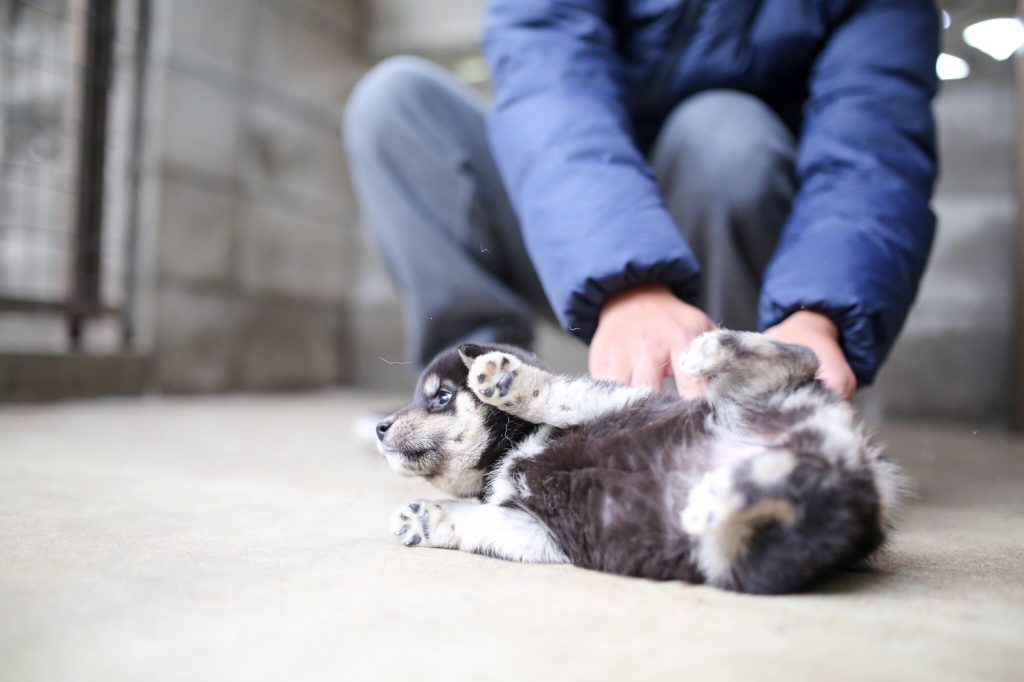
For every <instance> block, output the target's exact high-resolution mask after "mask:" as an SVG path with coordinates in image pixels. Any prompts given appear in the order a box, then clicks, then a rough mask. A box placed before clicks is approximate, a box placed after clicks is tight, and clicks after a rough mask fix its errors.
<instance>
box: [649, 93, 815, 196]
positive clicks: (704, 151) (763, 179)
mask: <svg viewBox="0 0 1024 682" xmlns="http://www.w3.org/2000/svg"><path fill="white" fill-rule="evenodd" d="M662 137H663V139H662V141H660V142H659V147H663V149H659V151H658V152H657V153H659V154H661V155H663V156H665V157H667V158H666V159H663V160H662V161H661V163H670V164H674V165H676V166H678V168H677V169H676V170H675V171H674V172H673V175H674V176H676V177H679V178H680V181H681V182H685V183H687V184H689V185H690V186H691V187H695V188H699V189H700V190H701V192H702V193H703V194H704V195H705V196H706V197H707V199H708V200H709V201H714V202H716V203H719V204H726V205H728V206H729V207H732V208H739V209H746V208H756V207H757V206H758V205H760V204H761V203H762V202H763V201H764V200H765V199H766V197H767V196H768V195H769V194H771V193H772V192H773V191H776V190H777V188H778V187H780V186H785V185H786V184H787V183H786V182H785V181H782V180H781V179H780V178H779V177H778V174H783V175H784V176H785V177H786V178H789V177H791V176H792V173H793V163H794V154H795V142H794V141H793V138H792V134H791V133H790V132H789V130H788V129H787V128H786V127H785V125H784V124H783V123H782V121H781V120H780V119H779V118H778V116H777V115H776V114H775V112H773V111H772V110H771V109H770V108H769V107H768V105H766V104H764V103H763V102H761V101H760V100H758V99H757V98H755V97H753V96H752V95H747V94H745V93H741V92H735V91H729V90H712V91H708V92H703V93H700V94H697V95H694V96H692V97H690V98H689V99H688V100H686V102H684V103H683V104H681V105H680V106H679V107H678V108H677V109H676V111H675V112H673V114H672V116H671V117H670V118H669V120H668V121H667V122H666V124H665V129H664V132H663V135H662Z"/></svg>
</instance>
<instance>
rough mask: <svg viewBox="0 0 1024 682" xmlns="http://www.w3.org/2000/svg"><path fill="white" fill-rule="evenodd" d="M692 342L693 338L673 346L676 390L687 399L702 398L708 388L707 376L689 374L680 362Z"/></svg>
mask: <svg viewBox="0 0 1024 682" xmlns="http://www.w3.org/2000/svg"><path fill="white" fill-rule="evenodd" d="M694 338H696V337H694ZM691 343H693V338H691V339H689V340H688V341H687V342H686V343H684V344H682V345H679V346H675V347H673V348H672V376H673V377H675V380H676V391H677V392H678V393H679V397H681V398H684V399H686V400H696V399H697V398H700V397H701V396H702V395H704V392H705V391H707V388H708V380H707V378H705V377H695V376H693V375H692V374H687V373H686V372H684V371H683V367H682V365H681V364H680V363H679V358H680V357H682V355H683V353H685V352H686V351H687V350H688V349H689V347H690V344H691Z"/></svg>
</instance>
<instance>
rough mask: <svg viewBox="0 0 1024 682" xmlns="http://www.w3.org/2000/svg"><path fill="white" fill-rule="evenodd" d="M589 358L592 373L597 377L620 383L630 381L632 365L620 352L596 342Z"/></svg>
mask: <svg viewBox="0 0 1024 682" xmlns="http://www.w3.org/2000/svg"><path fill="white" fill-rule="evenodd" d="M588 360H589V361H588V364H589V368H590V375H591V376H592V377H594V378H595V379H607V380H608V381H617V382H618V383H620V384H628V383H629V377H630V374H631V371H630V367H629V365H628V364H627V363H626V361H625V358H624V357H623V356H621V355H620V354H618V353H615V352H610V351H609V350H608V349H606V348H603V347H598V346H597V344H595V345H594V347H593V348H592V349H591V351H590V357H589V359H588Z"/></svg>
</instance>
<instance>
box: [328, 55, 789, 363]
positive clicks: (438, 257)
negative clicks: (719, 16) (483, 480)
mask: <svg viewBox="0 0 1024 682" xmlns="http://www.w3.org/2000/svg"><path fill="white" fill-rule="evenodd" d="M486 111H487V104H486V102H485V101H484V100H483V99H482V98H481V97H480V96H478V95H477V94H476V93H474V92H473V91H472V90H470V89H469V88H467V87H465V86H463V85H461V84H460V83H459V82H457V81H456V80H455V79H454V78H453V77H452V76H451V75H450V74H449V73H448V72H446V71H444V70H443V69H441V68H440V67H438V66H436V65H434V64H431V63H430V62H427V61H425V60H422V59H418V58H414V57H395V58H392V59H389V60H387V61H384V62H382V63H381V64H379V65H378V66H376V67H375V68H374V69H373V70H371V71H370V72H369V73H368V74H367V75H366V76H365V77H364V78H363V79H362V81H361V82H360V83H359V84H358V86H357V87H356V89H355V90H354V92H353V93H352V97H351V98H350V100H349V104H348V107H347V110H346V112H345V120H344V124H343V135H344V139H345V145H346V148H347V150H348V155H349V163H350V165H351V172H352V177H353V181H354V184H355V189H356V195H357V198H358V201H359V205H360V210H361V211H362V215H363V222H364V224H365V225H366V227H367V229H368V230H369V231H370V234H371V235H372V237H373V239H374V241H375V243H376V245H377V247H378V248H379V250H380V252H381V254H382V255H383V257H384V261H385V263H386V264H387V266H388V268H389V270H390V273H391V276H392V278H393V279H394V281H395V284H396V286H397V288H398V291H399V293H400V295H401V298H402V301H403V305H404V311H405V324H406V339H407V353H408V358H409V359H410V360H412V361H413V362H415V363H416V364H417V365H418V366H420V367H422V366H423V365H425V364H426V363H428V362H429V361H430V359H431V358H432V357H433V356H434V355H435V354H436V353H437V352H438V351H440V350H442V349H444V348H446V347H448V346H450V345H452V344H454V343H457V342H460V341H476V342H488V341H500V342H504V343H514V344H517V345H520V346H524V347H529V346H530V345H531V343H532V340H533V320H534V318H535V316H536V315H537V314H538V313H539V314H548V315H550V309H549V307H548V305H547V301H546V300H545V298H544V293H543V290H542V288H541V285H540V282H539V280H538V279H537V274H536V272H535V271H534V268H533V264H532V263H531V261H530V258H529V256H528V254H527V252H526V249H525V247H524V245H523V238H522V234H521V232H520V228H519V223H518V220H517V219H516V214H515V211H514V210H513V208H512V206H511V204H510V203H509V199H508V196H507V195H506V193H505V189H504V187H503V185H502V181H501V178H500V176H499V174H498V170H497V168H496V166H495V163H494V159H493V157H492V155H491V149H490V146H489V144H488V141H487V135H486V129H485V115H486ZM795 148H796V143H795V141H794V139H793V136H792V134H791V133H790V132H789V130H788V129H787V128H786V127H785V125H784V124H783V123H782V121H781V120H780V119H779V118H778V117H777V116H776V115H775V114H774V112H772V111H771V109H769V108H768V107H767V106H766V105H765V104H764V103H763V102H761V101H760V100H758V99H756V98H754V97H752V96H750V95H746V94H743V93H739V92H734V91H727V90H712V91H707V92H703V93H700V94H698V95H694V96H692V97H690V98H688V99H687V100H685V101H684V102H683V103H681V104H680V105H679V106H678V107H676V109H675V111H673V112H672V114H671V115H670V117H669V118H668V120H667V121H666V123H665V125H664V127H663V128H662V130H661V132H660V134H659V137H658V139H657V141H656V143H655V145H654V148H653V152H652V153H651V158H650V162H651V165H652V167H653V169H654V174H655V176H656V177H657V179H658V183H659V185H660V187H661V190H662V193H663V195H664V197H665V202H666V204H667V206H668V209H669V211H670V212H671V214H672V216H673V217H674V218H675V220H676V222H677V223H678V225H679V228H680V229H681V230H682V232H683V234H684V235H685V236H686V238H687V240H688V241H689V243H690V245H691V247H692V248H693V250H694V253H695V254H696V255H697V258H698V259H699V260H700V262H701V266H702V282H701V295H700V299H699V305H700V306H701V308H702V309H703V310H704V311H705V312H706V313H707V314H708V315H709V316H710V317H712V318H713V319H715V320H716V321H718V322H720V323H722V324H724V325H726V326H729V327H732V328H735V329H753V328H756V325H757V295H758V292H759V290H760V286H761V279H762V275H763V273H764V268H765V266H766V265H767V263H768V260H769V258H770V257H771V254H772V251H773V250H774V248H775V244H776V243H777V241H778V237H779V232H780V231H781V229H782V225H783V222H784V221H785V219H786V216H787V214H788V212H789V207H790V204H791V202H792V198H793V195H794V192H795V181H794V156H795Z"/></svg>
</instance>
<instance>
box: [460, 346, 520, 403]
mask: <svg viewBox="0 0 1024 682" xmlns="http://www.w3.org/2000/svg"><path fill="white" fill-rule="evenodd" d="M522 364H523V363H522V361H520V360H519V358H517V357H515V356H512V355H509V354H508V353H502V352H500V351H493V352H490V353H486V354H484V355H481V356H479V357H477V358H476V359H475V360H473V364H472V366H471V367H470V368H469V387H470V389H472V390H473V392H474V393H476V394H477V395H478V396H479V397H480V398H481V399H482V400H490V401H496V400H498V399H499V398H504V397H505V396H507V395H508V394H509V392H510V391H512V389H513V384H514V383H515V380H516V377H517V376H519V368H520V367H521V366H522Z"/></svg>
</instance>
